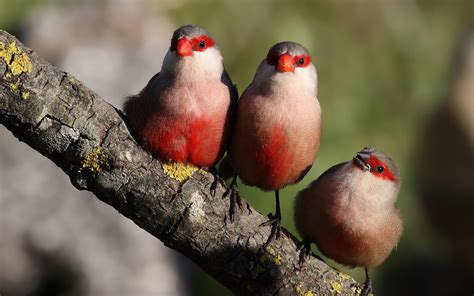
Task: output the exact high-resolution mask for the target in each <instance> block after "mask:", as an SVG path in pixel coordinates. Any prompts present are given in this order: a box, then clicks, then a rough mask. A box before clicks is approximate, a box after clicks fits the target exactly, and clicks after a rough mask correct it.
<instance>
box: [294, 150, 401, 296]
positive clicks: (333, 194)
mask: <svg viewBox="0 0 474 296" xmlns="http://www.w3.org/2000/svg"><path fill="white" fill-rule="evenodd" d="M399 191H400V175H399V172H398V169H397V166H396V165H395V163H394V162H393V160H392V159H391V158H390V157H389V156H388V155H387V154H385V153H384V152H382V151H380V150H378V149H374V148H371V147H365V148H364V149H362V151H360V152H358V153H357V154H356V155H355V157H354V158H353V159H352V161H348V162H344V163H340V164H337V165H335V166H333V167H331V168H329V169H328V170H327V171H325V172H324V173H323V174H322V175H321V176H319V178H318V179H316V180H315V181H314V182H313V183H312V184H311V185H310V186H309V187H308V188H306V189H304V190H302V191H301V192H300V193H299V194H298V196H297V198H296V201H295V213H294V219H295V224H296V228H297V230H298V232H299V233H300V234H301V236H302V238H303V244H302V246H301V253H300V263H303V262H304V260H305V258H306V256H308V255H309V254H310V252H311V249H310V245H311V242H314V243H316V245H317V246H318V248H319V250H320V251H321V253H322V254H323V255H325V256H327V257H329V258H331V259H333V260H335V261H336V262H339V263H341V264H344V265H347V266H353V267H355V266H360V267H364V269H365V275H366V280H365V282H364V289H363V292H362V295H368V294H369V293H370V292H371V291H372V282H371V280H370V277H369V271H368V270H369V268H374V267H376V266H378V265H380V264H381V263H382V262H383V261H384V260H385V259H386V258H387V257H388V255H389V254H390V252H391V251H392V250H393V248H394V247H396V245H397V243H398V241H399V239H400V236H401V234H402V230H403V224H402V220H401V218H400V213H399V210H398V208H397V206H396V201H397V197H398V193H399Z"/></svg>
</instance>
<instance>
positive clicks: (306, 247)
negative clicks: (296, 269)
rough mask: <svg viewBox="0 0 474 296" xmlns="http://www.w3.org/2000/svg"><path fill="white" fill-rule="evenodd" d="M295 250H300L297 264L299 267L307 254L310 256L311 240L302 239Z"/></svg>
mask: <svg viewBox="0 0 474 296" xmlns="http://www.w3.org/2000/svg"><path fill="white" fill-rule="evenodd" d="M297 251H298V252H300V255H299V260H298V264H299V266H300V268H301V267H303V265H304V263H305V262H306V259H307V258H308V257H309V256H311V242H310V241H307V240H303V242H301V245H300V246H299V247H298V249H297Z"/></svg>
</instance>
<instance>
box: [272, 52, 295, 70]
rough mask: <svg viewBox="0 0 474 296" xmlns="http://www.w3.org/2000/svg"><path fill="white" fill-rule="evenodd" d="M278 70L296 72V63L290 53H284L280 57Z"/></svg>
mask: <svg viewBox="0 0 474 296" xmlns="http://www.w3.org/2000/svg"><path fill="white" fill-rule="evenodd" d="M276 69H277V71H278V72H295V62H294V61H293V58H292V57H291V55H290V54H289V53H284V54H282V55H281V56H280V57H278V63H277V66H276Z"/></svg>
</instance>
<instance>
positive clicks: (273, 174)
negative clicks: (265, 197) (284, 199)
mask: <svg viewBox="0 0 474 296" xmlns="http://www.w3.org/2000/svg"><path fill="white" fill-rule="evenodd" d="M267 135H268V136H266V137H262V138H261V139H260V140H261V142H260V145H259V147H258V148H257V151H256V162H257V170H258V172H259V175H260V180H261V183H262V184H257V185H258V186H259V187H262V188H263V189H267V190H275V189H279V188H282V187H284V186H286V185H287V184H288V183H289V182H291V181H292V180H289V178H290V177H291V176H290V171H291V162H292V159H293V157H292V155H291V151H290V147H289V145H288V143H287V136H286V133H285V130H284V129H283V128H282V127H281V126H274V127H273V128H272V129H271V130H270V132H269V133H268V134H267Z"/></svg>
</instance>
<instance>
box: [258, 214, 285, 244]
mask: <svg viewBox="0 0 474 296" xmlns="http://www.w3.org/2000/svg"><path fill="white" fill-rule="evenodd" d="M270 225H271V226H272V229H271V232H270V236H269V237H268V239H267V241H266V242H265V244H263V248H264V249H266V248H267V247H268V246H269V245H270V244H271V243H272V242H274V241H275V240H279V239H280V236H281V216H280V215H273V214H270V215H269V216H268V221H266V222H263V223H262V224H260V226H270Z"/></svg>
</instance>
